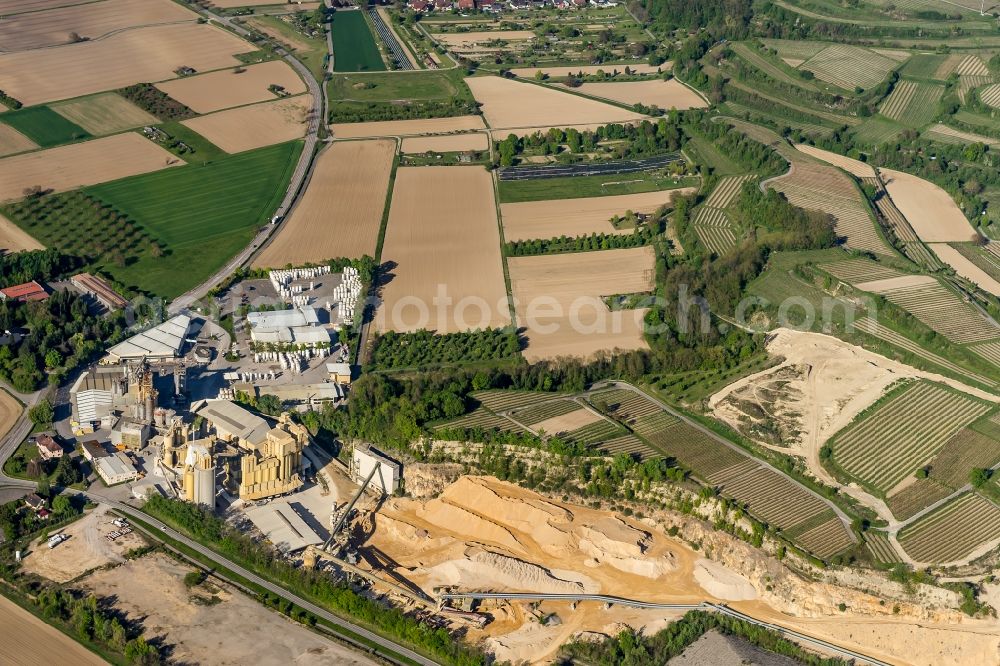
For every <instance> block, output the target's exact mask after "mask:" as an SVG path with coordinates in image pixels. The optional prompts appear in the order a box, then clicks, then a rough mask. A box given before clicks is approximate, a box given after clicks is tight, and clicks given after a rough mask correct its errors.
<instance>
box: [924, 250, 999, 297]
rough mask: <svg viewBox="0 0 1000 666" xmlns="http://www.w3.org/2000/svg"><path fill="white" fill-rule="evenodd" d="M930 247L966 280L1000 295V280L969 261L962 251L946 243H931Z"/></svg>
mask: <svg viewBox="0 0 1000 666" xmlns="http://www.w3.org/2000/svg"><path fill="white" fill-rule="evenodd" d="M928 247H929V248H930V249H931V251H932V252H933V253H934V254H936V255H937V256H938V259H940V260H941V261H943V262H944V263H946V264H948V265H949V266H951V267H952V268H954V269H955V272H956V273H958V274H959V275H961V276H962V277H964V278H965V279H966V280H969V281H970V282H973V283H974V284H976V285H977V286H979V288H980V289H982V290H983V291H985V292H987V293H990V294H993V295H994V296H998V297H1000V282H997V281H996V280H995V279H993V277H991V276H990V274H989V273H987V272H986V271H984V270H983V269H981V268H980V267H979V266H976V265H975V264H974V263H972V262H971V261H969V260H968V259H967V258H966V257H965V255H963V254H962V253H961V252H959V251H958V250H956V249H955V248H953V247H952V246H950V245H947V244H945V243H931V244H929V245H928Z"/></svg>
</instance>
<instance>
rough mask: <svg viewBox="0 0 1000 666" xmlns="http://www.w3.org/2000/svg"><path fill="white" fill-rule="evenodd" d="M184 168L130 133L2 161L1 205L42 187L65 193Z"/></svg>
mask: <svg viewBox="0 0 1000 666" xmlns="http://www.w3.org/2000/svg"><path fill="white" fill-rule="evenodd" d="M182 164H184V162H183V161H181V160H180V159H179V158H177V157H175V156H173V155H171V154H170V153H168V152H167V151H166V150H164V149H163V148H161V147H160V146H158V145H157V144H155V143H153V142H152V141H150V140H149V139H146V138H145V137H143V136H141V135H139V134H136V133H134V132H128V133H125V134H115V135H114V136H109V137H105V138H103V139H94V140H93V141H85V142H83V143H73V144H70V145H67V146H59V147H58V148H49V149H48V150H39V151H36V152H33V153H25V154H23V155H15V156H14V157H8V158H7V159H4V160H0V201H8V200H10V199H20V198H21V197H22V196H24V189H25V188H28V187H34V186H35V185H39V186H41V187H43V188H49V189H53V190H55V191H56V192H65V191H67V190H72V189H76V188H77V187H83V186H86V185H96V184H98V183H105V182H107V181H109V180H117V179H119V178H125V177H126V176H134V175H137V174H140V173H149V172H151V171H159V170H160V169H165V168H168V167H174V166H180V165H182Z"/></svg>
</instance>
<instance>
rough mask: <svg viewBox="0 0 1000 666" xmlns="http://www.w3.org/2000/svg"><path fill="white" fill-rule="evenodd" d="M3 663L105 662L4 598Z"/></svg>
mask: <svg viewBox="0 0 1000 666" xmlns="http://www.w3.org/2000/svg"><path fill="white" fill-rule="evenodd" d="M0 636H3V640H0V664H16V665H17V666H51V665H52V664H73V666H103V664H106V663H107V662H105V661H104V660H103V659H101V658H100V657H98V656H97V655H96V654H94V653H93V652H91V651H90V650H88V649H87V648H85V647H83V646H82V645H80V644H79V643H77V642H76V641H75V640H73V639H72V638H70V637H69V636H67V635H66V634H64V633H62V632H61V631H59V630H58V629H56V628H55V627H52V626H50V625H48V624H45V623H44V622H42V621H41V620H40V619H38V618H37V617H35V616H34V615H32V614H31V613H29V612H28V611H26V610H24V609H23V608H21V607H20V606H18V605H17V604H15V603H14V602H12V601H10V600H9V599H7V597H5V596H3V595H0Z"/></svg>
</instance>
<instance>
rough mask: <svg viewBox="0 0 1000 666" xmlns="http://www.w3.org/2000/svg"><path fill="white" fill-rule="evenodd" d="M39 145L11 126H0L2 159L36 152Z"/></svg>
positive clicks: (0, 153) (0, 154) (0, 155)
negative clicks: (7, 156)
mask: <svg viewBox="0 0 1000 666" xmlns="http://www.w3.org/2000/svg"><path fill="white" fill-rule="evenodd" d="M35 148H38V144H36V143H35V142H34V141H32V140H31V139H29V138H28V137H26V136H24V135H23V134H21V133H20V132H18V131H17V130H16V129H14V128H13V127H11V126H10V125H4V124H0V157H3V156H4V155H13V154H14V153H23V152H24V151H26V150H34V149H35Z"/></svg>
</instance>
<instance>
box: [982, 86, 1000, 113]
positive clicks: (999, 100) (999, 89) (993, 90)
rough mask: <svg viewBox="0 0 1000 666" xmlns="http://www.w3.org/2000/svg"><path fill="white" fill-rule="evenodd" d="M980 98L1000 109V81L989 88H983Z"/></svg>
mask: <svg viewBox="0 0 1000 666" xmlns="http://www.w3.org/2000/svg"><path fill="white" fill-rule="evenodd" d="M979 99H981V100H982V101H983V104H985V105H986V106H990V107H993V108H994V109H1000V83H995V84H993V85H992V86H989V87H988V88H983V89H982V90H981V91H980V93H979Z"/></svg>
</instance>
